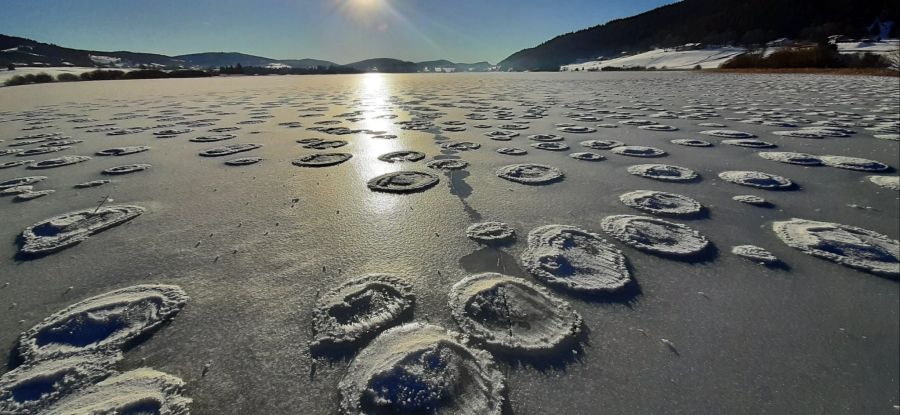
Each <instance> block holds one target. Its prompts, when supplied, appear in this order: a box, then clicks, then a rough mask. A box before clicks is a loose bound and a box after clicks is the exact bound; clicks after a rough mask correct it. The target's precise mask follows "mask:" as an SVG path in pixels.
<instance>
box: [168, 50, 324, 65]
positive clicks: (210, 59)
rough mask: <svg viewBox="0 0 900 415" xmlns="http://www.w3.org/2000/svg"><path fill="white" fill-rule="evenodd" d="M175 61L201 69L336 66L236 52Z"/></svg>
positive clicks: (310, 60) (186, 56) (322, 61)
mask: <svg viewBox="0 0 900 415" xmlns="http://www.w3.org/2000/svg"><path fill="white" fill-rule="evenodd" d="M175 58H176V59H179V60H182V61H184V62H185V63H186V64H185V66H198V67H201V68H218V67H221V66H236V65H238V64H240V65H241V66H269V65H286V66H289V67H291V68H311V67H312V68H314V67H317V66H336V65H337V64H336V63H334V62H329V61H324V60H319V59H272V58H266V57H262V56H254V55H248V54H245V53H238V52H205V53H192V54H189V55H178V56H175Z"/></svg>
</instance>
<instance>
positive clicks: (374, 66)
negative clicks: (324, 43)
mask: <svg viewBox="0 0 900 415" xmlns="http://www.w3.org/2000/svg"><path fill="white" fill-rule="evenodd" d="M344 66H349V67H351V68H354V69H357V70H360V71H363V72H387V73H407V72H416V71H418V69H419V67H418V66H416V64H415V63H412V62H407V61H402V60H399V59H392V58H375V59H366V60H363V61H359V62H353V63H348V64H346V65H344Z"/></svg>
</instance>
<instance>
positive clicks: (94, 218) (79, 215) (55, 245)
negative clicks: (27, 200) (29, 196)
mask: <svg viewBox="0 0 900 415" xmlns="http://www.w3.org/2000/svg"><path fill="white" fill-rule="evenodd" d="M141 213H144V208H142V207H140V206H130V205H109V206H102V207H99V208H93V207H92V208H88V209H84V210H78V211H75V212H69V213H66V214H62V215H59V216H55V217H52V218H50V219H45V220H43V221H41V222H38V223H36V224H34V225H31V226H29V227H27V228H25V230H24V231H22V241H23V244H22V247H21V248H20V249H19V252H20V253H22V254H25V255H40V254H48V253H51V252H55V251H58V250H60V249H63V248H68V247H69V246H72V245H75V244H77V243H79V242H82V241H84V240H85V239H87V238H88V237H89V236H91V235H93V234H95V233H99V232H102V231H105V230H107V229H109V228H112V227H114V226H117V225H120V224H122V223H125V222H127V221H129V220H131V219H134V218H136V217H137V216H138V215H140V214H141Z"/></svg>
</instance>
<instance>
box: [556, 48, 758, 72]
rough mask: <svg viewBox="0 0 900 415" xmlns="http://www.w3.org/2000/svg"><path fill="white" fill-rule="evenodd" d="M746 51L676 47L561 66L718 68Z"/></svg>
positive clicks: (582, 69) (585, 68)
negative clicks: (682, 48)
mask: <svg viewBox="0 0 900 415" xmlns="http://www.w3.org/2000/svg"><path fill="white" fill-rule="evenodd" d="M745 51H746V50H745V49H742V48H733V47H723V48H714V49H699V50H685V51H676V50H674V49H655V50H651V51H649V52H644V53H639V54H637V55H631V56H625V57H621V58H615V59H609V60H604V61H590V62H584V63H577V64H571V65H564V66H562V67H561V68H560V70H563V71H575V70H578V71H586V70H597V69H600V68H604V67H607V66H611V67H623V68H627V67H635V66H643V67H646V68H649V67H651V66H652V67H654V68H656V69H663V68H666V69H692V68H694V67H695V66H697V65H700V67H701V68H704V69H706V68H718V67H719V66H721V65H722V64H723V63H725V62H726V61H727V60H729V59H731V58H733V57H735V56H737V55H740V54H742V53H744V52H745Z"/></svg>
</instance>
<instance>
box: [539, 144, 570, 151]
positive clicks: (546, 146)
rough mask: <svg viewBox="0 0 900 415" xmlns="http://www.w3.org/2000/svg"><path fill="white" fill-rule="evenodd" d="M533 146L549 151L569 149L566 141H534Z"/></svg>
mask: <svg viewBox="0 0 900 415" xmlns="http://www.w3.org/2000/svg"><path fill="white" fill-rule="evenodd" d="M531 146H532V147H534V148H536V149H538V150H549V151H566V150H568V149H569V145H568V144H566V143H532V144H531Z"/></svg>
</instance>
